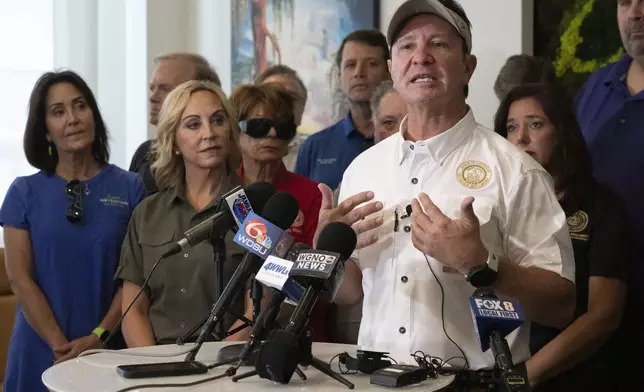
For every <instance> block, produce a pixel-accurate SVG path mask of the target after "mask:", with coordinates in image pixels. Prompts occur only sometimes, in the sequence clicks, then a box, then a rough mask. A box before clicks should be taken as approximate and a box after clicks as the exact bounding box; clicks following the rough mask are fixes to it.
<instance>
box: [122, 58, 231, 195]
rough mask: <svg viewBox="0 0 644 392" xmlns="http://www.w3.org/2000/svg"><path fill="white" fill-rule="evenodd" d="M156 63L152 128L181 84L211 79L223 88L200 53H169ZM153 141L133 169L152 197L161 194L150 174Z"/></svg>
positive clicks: (143, 146) (143, 147) (138, 155)
mask: <svg viewBox="0 0 644 392" xmlns="http://www.w3.org/2000/svg"><path fill="white" fill-rule="evenodd" d="M154 63H155V64H156V69H155V70H154V74H153V75H152V80H151V81H150V85H149V87H148V90H149V96H148V97H149V102H150V112H149V121H150V124H151V125H154V126H156V125H157V122H158V121H159V112H160V111H161V106H162V105H163V101H165V98H166V97H167V96H168V94H170V92H171V91H172V90H173V89H174V88H175V87H177V86H178V85H180V84H181V83H183V82H187V81H188V80H207V81H210V82H213V83H215V84H217V85H218V86H221V80H220V79H219V76H218V75H217V72H215V70H214V69H213V68H212V66H211V65H210V63H208V60H206V59H205V58H204V57H203V56H201V55H199V54H196V53H184V52H176V53H168V54H163V55H160V56H157V57H156V58H155V59H154ZM153 142H154V140H147V141H145V142H143V143H142V144H141V145H140V146H139V148H137V149H136V152H135V153H134V156H133V157H132V162H131V163H130V169H129V170H130V171H131V172H135V173H138V174H139V175H140V176H141V177H142V178H143V182H144V183H145V187H146V189H147V191H148V196H149V195H151V194H153V193H156V192H157V187H156V184H155V182H154V177H153V176H152V172H151V171H150V164H151V162H150V150H151V148H152V143H153Z"/></svg>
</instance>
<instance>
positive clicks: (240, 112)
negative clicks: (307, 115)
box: [230, 83, 295, 121]
mask: <svg viewBox="0 0 644 392" xmlns="http://www.w3.org/2000/svg"><path fill="white" fill-rule="evenodd" d="M230 102H231V103H232V104H233V106H234V107H235V109H236V110H237V116H238V117H239V121H243V120H248V118H249V116H250V115H251V112H252V110H253V109H255V108H257V107H258V106H261V105H263V106H264V110H265V111H266V112H268V113H267V114H269V113H270V115H272V116H273V117H274V119H275V120H280V121H294V119H293V110H294V105H295V96H294V95H293V94H292V93H289V92H288V91H286V89H284V88H283V87H282V86H281V85H279V84H277V83H266V84H244V85H241V86H237V87H235V89H234V90H233V93H232V94H231V95H230Z"/></svg>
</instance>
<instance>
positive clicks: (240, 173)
mask: <svg viewBox="0 0 644 392" xmlns="http://www.w3.org/2000/svg"><path fill="white" fill-rule="evenodd" d="M289 174H290V172H289V171H288V170H286V166H284V162H283V161H281V165H280V167H279V169H277V173H275V177H273V184H272V185H273V186H275V187H278V186H279V185H280V184H282V183H285V182H287V181H288V178H289ZM237 177H238V178H239V180H240V181H243V178H244V165H243V164H241V163H240V164H239V166H238V167H237Z"/></svg>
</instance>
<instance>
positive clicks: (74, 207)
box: [65, 180, 84, 223]
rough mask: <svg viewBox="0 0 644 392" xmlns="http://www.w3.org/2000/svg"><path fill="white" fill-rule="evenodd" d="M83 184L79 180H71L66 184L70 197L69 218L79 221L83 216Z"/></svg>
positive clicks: (72, 220) (66, 190)
mask: <svg viewBox="0 0 644 392" xmlns="http://www.w3.org/2000/svg"><path fill="white" fill-rule="evenodd" d="M83 188H84V186H83V184H81V182H80V181H78V180H71V181H70V182H68V183H67V185H65V193H66V194H67V198H68V199H69V207H68V208H67V220H68V221H70V222H71V223H78V222H80V221H81V219H82V218H83Z"/></svg>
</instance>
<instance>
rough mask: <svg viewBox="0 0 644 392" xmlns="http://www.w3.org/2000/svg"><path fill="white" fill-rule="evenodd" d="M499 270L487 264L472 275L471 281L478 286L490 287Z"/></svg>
mask: <svg viewBox="0 0 644 392" xmlns="http://www.w3.org/2000/svg"><path fill="white" fill-rule="evenodd" d="M496 276H497V272H496V271H494V270H493V269H492V268H490V267H488V266H487V265H486V266H484V267H483V268H481V269H479V270H476V271H474V272H473V273H472V275H471V277H470V283H471V284H472V286H474V287H476V288H481V287H490V286H492V284H493V283H494V282H495V281H496Z"/></svg>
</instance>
